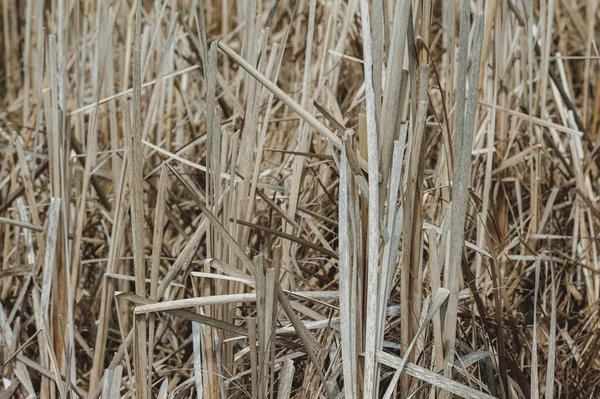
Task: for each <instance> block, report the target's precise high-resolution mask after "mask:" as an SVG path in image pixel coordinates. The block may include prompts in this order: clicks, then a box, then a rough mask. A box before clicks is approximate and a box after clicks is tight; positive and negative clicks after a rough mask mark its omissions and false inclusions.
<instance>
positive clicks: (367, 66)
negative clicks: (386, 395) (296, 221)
mask: <svg viewBox="0 0 600 399" xmlns="http://www.w3.org/2000/svg"><path fill="white" fill-rule="evenodd" d="M360 19H361V23H362V30H361V32H362V41H363V43H362V44H363V54H364V64H363V66H364V77H365V96H366V115H367V153H368V159H369V162H368V168H367V169H368V173H369V203H368V216H367V218H368V240H367V268H368V271H367V292H366V296H367V298H366V301H367V308H366V319H365V322H366V330H365V335H366V337H376V336H377V335H376V334H377V331H378V328H377V303H378V298H379V295H380V287H379V278H378V268H379V184H377V183H378V181H379V154H378V153H377V152H378V151H377V150H378V143H377V134H378V128H377V124H378V119H377V106H376V100H375V90H374V85H375V84H376V83H375V82H373V54H372V51H373V46H372V42H371V23H370V21H369V2H368V1H367V0H360ZM378 84H381V82H378ZM376 344H377V340H376V339H366V340H365V363H364V376H363V379H364V384H363V388H364V396H365V397H366V398H371V397H374V396H375V392H377V389H378V386H379V365H378V364H377V362H376V361H375V350H376V349H377V348H376Z"/></svg>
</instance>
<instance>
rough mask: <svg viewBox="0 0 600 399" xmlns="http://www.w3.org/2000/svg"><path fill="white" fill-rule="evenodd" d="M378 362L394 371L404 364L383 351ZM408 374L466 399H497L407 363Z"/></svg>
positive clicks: (379, 354) (399, 359)
mask: <svg viewBox="0 0 600 399" xmlns="http://www.w3.org/2000/svg"><path fill="white" fill-rule="evenodd" d="M377 361H378V362H380V363H381V364H385V365H386V366H388V367H392V368H394V369H396V368H398V367H399V366H400V364H401V362H402V359H401V358H399V357H398V356H394V355H391V354H389V353H386V352H384V351H382V350H378V351H377ZM404 370H405V372H406V374H408V375H410V376H411V377H414V378H416V379H418V380H421V381H424V382H426V383H429V384H431V385H433V386H434V387H437V388H440V389H443V390H444V391H446V392H449V393H453V394H455V395H458V396H459V397H461V398H465V399H497V398H495V397H494V396H491V395H488V394H485V393H483V392H479V391H477V390H475V389H473V388H471V387H468V386H466V385H463V384H461V383H459V382H456V381H453V380H451V379H449V378H447V377H444V376H442V375H439V374H437V373H434V372H433V371H429V370H427V369H424V368H423V367H420V366H418V365H416V364H413V363H406V364H405V365H404Z"/></svg>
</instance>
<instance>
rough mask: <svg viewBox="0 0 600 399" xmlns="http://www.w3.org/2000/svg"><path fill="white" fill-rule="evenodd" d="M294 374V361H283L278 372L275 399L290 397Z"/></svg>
mask: <svg viewBox="0 0 600 399" xmlns="http://www.w3.org/2000/svg"><path fill="white" fill-rule="evenodd" d="M295 372H296V370H295V368H294V361H293V360H291V359H287V360H285V361H284V362H283V367H282V368H281V371H280V377H279V387H278V389H277V399H288V398H289V397H290V393H291V391H292V382H293V381H294V374H295Z"/></svg>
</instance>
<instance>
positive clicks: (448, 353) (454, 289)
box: [444, 2, 483, 377]
mask: <svg viewBox="0 0 600 399" xmlns="http://www.w3.org/2000/svg"><path fill="white" fill-rule="evenodd" d="M469 14H470V8H469V3H468V2H464V3H463V10H462V18H461V27H460V31H461V38H460V41H461V43H460V47H459V48H460V49H461V54H460V55H459V58H460V60H459V87H458V94H457V112H458V115H457V117H456V118H457V122H456V134H455V136H456V137H455V143H454V147H455V150H454V155H455V157H454V178H453V187H452V214H451V222H450V247H449V250H450V263H449V264H448V265H447V266H446V275H445V279H444V280H445V282H446V286H447V288H448V289H449V290H450V298H449V301H448V309H447V312H446V324H445V327H444V330H445V333H446V347H445V360H446V368H445V375H446V376H447V377H450V376H451V375H452V369H451V368H450V367H451V366H450V365H451V364H452V363H453V361H454V349H455V342H456V325H457V321H458V314H457V311H458V288H459V282H460V277H461V269H460V264H461V260H462V253H463V251H462V248H463V245H464V238H463V237H464V227H465V217H466V212H467V205H468V195H469V193H468V190H469V176H470V172H471V150H472V146H473V127H474V126H473V125H474V123H475V112H476V110H477V108H476V107H477V82H478V81H479V67H480V62H481V46H482V42H483V31H482V30H483V15H482V14H479V15H477V17H476V18H475V29H474V33H473V38H474V43H473V62H472V69H471V76H470V79H469V82H470V84H469V98H468V102H467V103H466V105H465V88H464V86H465V85H466V73H467V72H466V63H467V51H468V43H467V41H468V37H467V35H468V31H469V28H468V23H469ZM461 85H462V86H463V88H461ZM463 110H464V111H463ZM462 112H465V115H464V116H461V113H462Z"/></svg>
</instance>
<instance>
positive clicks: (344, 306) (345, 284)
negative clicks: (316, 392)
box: [338, 146, 357, 399]
mask: <svg viewBox="0 0 600 399" xmlns="http://www.w3.org/2000/svg"><path fill="white" fill-rule="evenodd" d="M348 180H349V175H348V159H347V158H346V146H344V147H342V155H341V159H340V191H339V192H340V194H339V195H340V198H339V208H338V214H339V217H338V218H339V226H338V232H339V238H338V240H339V249H338V252H339V254H340V255H339V265H340V266H339V267H340V323H341V335H342V367H343V372H344V391H345V393H346V397H347V398H349V399H354V398H356V397H357V393H356V382H357V380H356V375H357V374H356V330H355V328H356V326H355V321H354V315H353V313H354V308H353V306H352V304H353V303H354V301H353V297H354V295H353V294H354V293H353V292H352V281H351V276H352V271H351V267H352V266H351V265H352V261H351V260H352V255H351V252H350V248H351V247H350V224H349V223H348V201H349V198H348V197H349V195H348V184H349V181H348Z"/></svg>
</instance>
